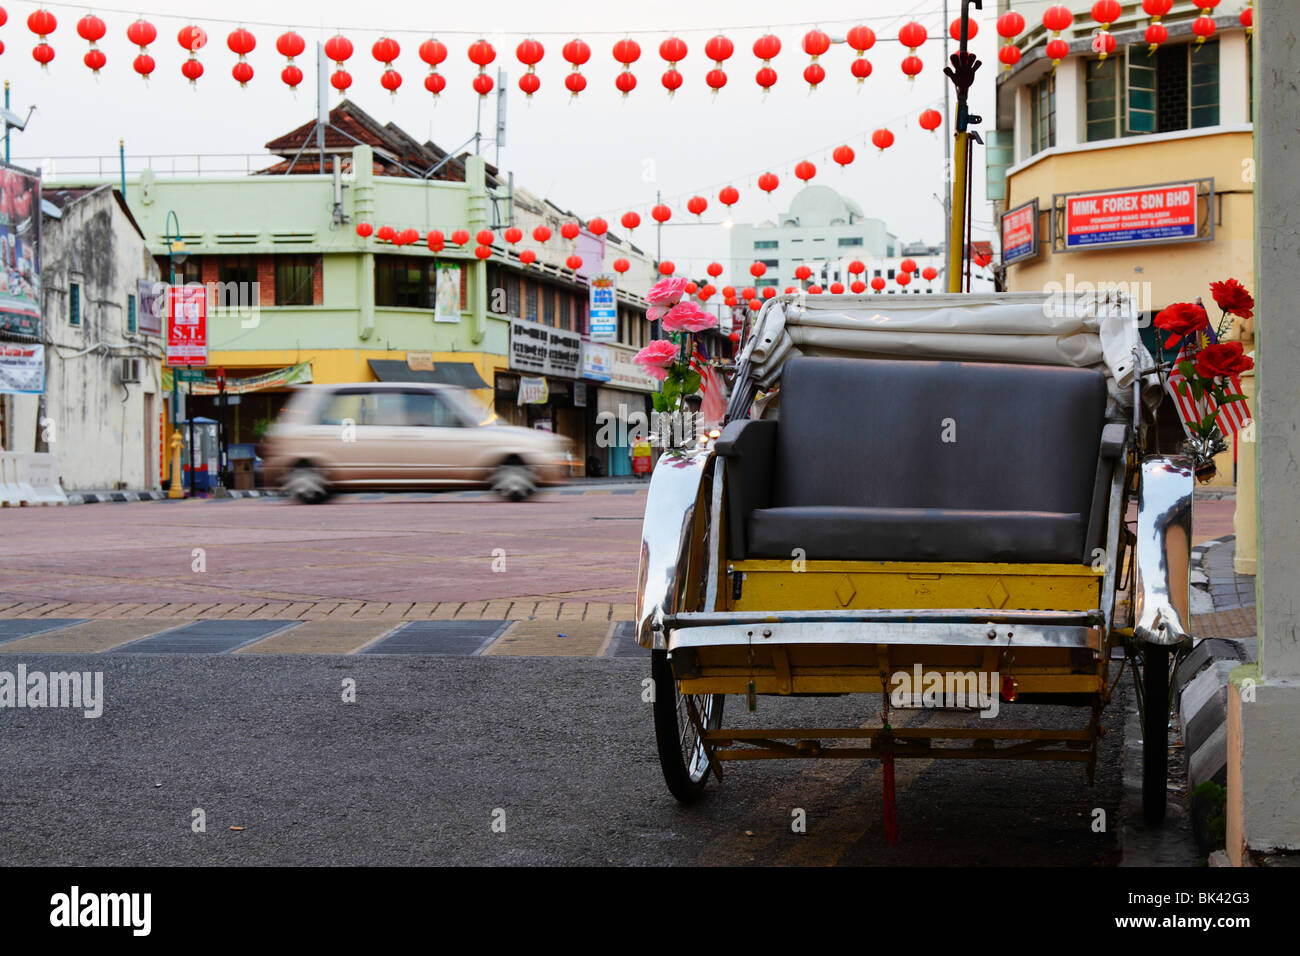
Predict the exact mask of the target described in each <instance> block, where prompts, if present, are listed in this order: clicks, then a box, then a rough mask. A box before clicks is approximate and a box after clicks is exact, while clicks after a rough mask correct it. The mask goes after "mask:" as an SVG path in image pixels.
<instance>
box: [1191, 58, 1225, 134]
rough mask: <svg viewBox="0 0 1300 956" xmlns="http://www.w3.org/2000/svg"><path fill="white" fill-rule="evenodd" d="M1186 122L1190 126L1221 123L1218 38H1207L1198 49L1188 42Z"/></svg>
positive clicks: (1193, 127) (1195, 127)
mask: <svg viewBox="0 0 1300 956" xmlns="http://www.w3.org/2000/svg"><path fill="white" fill-rule="evenodd" d="M1188 50H1189V51H1190V52H1189V53H1188V57H1187V59H1188V71H1187V73H1188V76H1187V125H1188V127H1189V128H1191V129H1198V128H1200V127H1202V126H1218V125H1219V41H1218V40H1207V41H1206V42H1205V43H1204V44H1203V45H1202V46H1201V48H1200V49H1199V50H1197V49H1196V47H1195V44H1189V45H1188Z"/></svg>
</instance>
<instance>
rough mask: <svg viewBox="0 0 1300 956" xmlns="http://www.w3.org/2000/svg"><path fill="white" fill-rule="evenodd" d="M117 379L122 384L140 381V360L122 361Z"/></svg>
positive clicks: (128, 359) (127, 359) (126, 359)
mask: <svg viewBox="0 0 1300 956" xmlns="http://www.w3.org/2000/svg"><path fill="white" fill-rule="evenodd" d="M118 377H119V379H120V380H121V381H122V383H123V384H126V383H128V382H138V381H140V360H139V359H138V358H124V359H122V369H121V372H120V373H119V376H118Z"/></svg>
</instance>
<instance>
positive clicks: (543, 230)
mask: <svg viewBox="0 0 1300 956" xmlns="http://www.w3.org/2000/svg"><path fill="white" fill-rule="evenodd" d="M533 238H534V239H536V240H537V241H538V242H545V241H546V240H547V239H550V238H551V227H550V226H537V227H536V228H535V229H533Z"/></svg>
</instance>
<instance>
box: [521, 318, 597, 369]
mask: <svg viewBox="0 0 1300 956" xmlns="http://www.w3.org/2000/svg"><path fill="white" fill-rule="evenodd" d="M581 366H582V337H581V336H580V335H578V333H577V332H569V331H566V330H565V329H556V328H552V327H551V326H549V325H540V324H538V323H536V322H526V321H524V320H523V319H511V320H510V367H511V368H512V369H515V370H516V371H520V372H532V373H534V374H539V375H556V376H560V377H563V378H577V377H578V375H579V372H580V370H581Z"/></svg>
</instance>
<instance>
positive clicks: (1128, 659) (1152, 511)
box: [636, 293, 1194, 833]
mask: <svg viewBox="0 0 1300 956" xmlns="http://www.w3.org/2000/svg"><path fill="white" fill-rule="evenodd" d="M1157 371H1158V370H1157V368H1156V367H1155V363H1154V361H1153V360H1152V358H1151V356H1150V354H1149V353H1148V352H1147V351H1146V349H1145V348H1144V347H1143V346H1142V345H1141V343H1140V340H1139V337H1138V333H1137V315H1136V312H1135V311H1134V307H1133V304H1132V303H1131V302H1130V301H1128V300H1127V299H1126V298H1124V297H1123V296H1122V295H1093V296H1084V297H1080V298H1074V299H1071V300H1069V301H1064V302H1063V301H1059V300H1058V299H1054V298H1053V297H1052V296H1050V295H1040V294H1028V293H1024V294H1022V293H1016V294H993V295H980V294H976V295H971V294H966V295H934V294H927V295H918V296H913V295H890V296H882V295H874V296H873V295H870V294H868V295H866V296H856V295H809V296H805V295H802V294H788V295H782V296H777V297H775V298H772V299H770V300H768V301H767V303H766V304H765V305H764V307H763V309H762V311H761V312H760V313H759V315H758V316H757V318H756V319H755V322H754V328H753V330H752V333H751V334H750V336H749V337H748V339H747V341H746V343H745V346H744V347H743V349H742V351H741V353H740V355H739V356H738V357H737V360H736V363H735V368H734V378H733V381H732V384H731V396H730V400H729V404H728V407H727V415H726V420H725V422H724V424H723V425H722V427H721V429H720V432H719V431H717V430H715V431H714V432H713V433H711V434H708V435H701V436H700V437H699V438H698V439H696V440H695V441H692V442H690V443H687V444H686V445H685V446H684V447H681V448H677V449H674V450H671V451H669V452H668V453H666V454H664V455H663V456H662V457H661V459H660V461H659V462H658V463H657V466H656V468H655V470H654V473H653V475H652V477H651V483H650V487H649V490H648V499H647V504H646V514H645V521H644V527H643V532H642V542H641V562H640V571H639V579H638V587H637V621H636V627H637V639H638V641H639V643H641V644H642V645H643V646H644V647H646V648H648V649H650V650H651V651H652V665H651V666H652V670H653V678H654V684H655V701H654V722H655V732H656V737H657V741H658V750H659V756H660V762H661V764H662V767H663V772H664V777H665V779H666V782H667V784H668V788H669V790H670V791H671V792H672V794H673V795H674V796H675V797H676V798H677V799H678V800H679V801H681V802H683V803H690V802H692V801H694V800H696V799H697V798H698V797H699V796H700V795H701V793H702V791H703V790H704V787H705V785H706V783H707V780H708V777H709V776H715V777H716V778H717V779H718V780H719V781H721V779H722V769H721V765H722V764H723V763H724V762H727V761H737V760H765V759H785V758H796V759H798V758H804V759H816V758H821V759H835V758H840V759H880V760H881V761H882V765H883V766H886V767H887V768H889V771H890V774H891V775H892V767H893V760H894V759H895V758H900V759H901V758H906V757H924V758H927V759H977V760H1005V759H1024V760H1052V761H1072V762H1078V763H1082V764H1084V769H1085V771H1086V774H1087V777H1088V780H1089V782H1090V783H1091V781H1092V776H1093V773H1094V770H1095V766H1096V761H1097V754H1098V742H1099V738H1100V736H1101V735H1102V734H1103V733H1104V732H1105V731H1104V728H1103V723H1102V721H1103V715H1104V709H1105V707H1106V705H1107V703H1108V702H1109V701H1110V700H1111V698H1112V694H1113V692H1114V690H1115V688H1116V687H1117V686H1118V682H1119V679H1120V678H1121V677H1122V675H1123V670H1124V669H1125V668H1126V667H1127V668H1128V669H1130V670H1131V671H1132V673H1133V678H1134V684H1135V687H1136V696H1137V701H1138V707H1139V713H1140V715H1141V725H1142V735H1143V746H1142V752H1143V808H1144V816H1145V817H1146V819H1147V820H1148V821H1149V822H1151V823H1158V822H1159V821H1160V820H1161V819H1162V818H1163V816H1164V812H1165V796H1166V782H1165V778H1166V772H1167V770H1166V760H1167V746H1168V742H1167V728H1168V719H1169V710H1170V691H1169V688H1170V682H1171V680H1170V679H1171V671H1172V668H1173V666H1174V664H1175V658H1176V657H1177V654H1178V652H1179V651H1180V650H1182V649H1184V648H1185V647H1186V646H1187V644H1188V643H1189V640H1190V638H1189V636H1188V626H1189V608H1188V576H1189V563H1190V551H1191V530H1192V525H1191V514H1192V489H1193V484H1194V477H1193V462H1192V460H1191V459H1190V458H1188V457H1183V456H1179V455H1160V454H1151V453H1149V449H1150V446H1149V443H1148V438H1149V435H1150V434H1151V432H1152V430H1151V427H1150V426H1151V424H1152V416H1153V408H1154V407H1155V404H1156V401H1157V400H1158V396H1159V394H1160V384H1159V377H1158V374H1156V373H1157ZM900 675H913V676H917V677H921V678H922V679H923V681H924V682H925V683H926V684H927V685H928V686H930V687H934V686H935V681H940V682H941V685H940V686H942V687H943V688H944V693H943V694H942V695H936V696H935V698H934V700H936V701H938V703H937V704H936V707H937V708H938V709H940V710H942V711H943V713H940V714H937V715H936V716H939V717H943V716H945V715H951V714H953V713H954V711H955V708H953V707H952V702H953V701H954V700H956V699H957V697H956V695H955V693H954V694H949V691H954V692H959V691H960V690H961V689H962V683H961V682H962V681H963V680H969V677H970V676H971V675H976V676H978V677H979V678H980V679H981V680H983V681H984V682H985V683H984V684H983V685H980V686H988V687H991V688H996V692H997V693H998V694H999V695H1000V698H1001V700H1002V701H1017V702H1020V703H1023V704H1051V705H1063V706H1064V707H1068V708H1075V709H1073V710H1065V711H1060V712H1059V713H1066V714H1074V715H1077V719H1076V720H1074V721H1073V722H1072V723H1071V724H1070V725H1069V726H1062V727H1059V728H1044V727H1025V726H1019V727H1018V726H1012V725H1011V724H1014V723H1015V722H1016V721H1015V717H1016V715H1017V714H1021V715H1022V716H1023V713H1024V711H1023V709H1022V708H1017V707H1013V708H1008V709H1007V710H1006V711H1004V712H1003V713H1002V714H1001V716H1000V719H994V720H976V721H973V722H972V721H970V720H966V721H964V722H963V721H955V722H954V721H950V720H943V721H926V722H925V723H924V725H923V726H908V727H902V726H894V725H893V724H891V723H890V721H889V706H890V699H891V691H892V690H896V689H897V688H898V687H899V686H900V685H901V684H902V683H903V681H902V678H901V677H900ZM952 675H957V677H956V678H954V677H953V676H952ZM965 686H967V687H969V686H970V685H969V683H967V684H966V685H965ZM913 693H915V688H914V689H913ZM846 694H869V695H880V697H881V701H882V704H881V707H882V713H881V719H880V720H879V721H874V720H873V722H872V724H871V725H870V726H868V725H862V726H850V727H768V726H758V727H751V726H745V727H727V726H725V725H724V723H723V716H724V708H723V703H724V699H725V698H726V697H727V696H729V695H736V696H738V697H740V698H741V705H742V706H747V708H748V709H749V710H754V709H755V708H756V707H757V706H758V701H759V700H760V699H761V698H762V697H764V696H767V695H780V696H793V697H822V696H835V695H846ZM915 701H916V697H915V696H913V698H912V702H913V703H915ZM733 706H734V705H733ZM966 710H967V712H968V713H969V707H967V708H966ZM760 712H761V711H760ZM1054 713H1057V712H1054ZM1120 719H1121V720H1122V715H1121V717H1120ZM1021 722H1022V723H1023V721H1021ZM1063 723H1064V721H1063ZM940 724H954V725H952V726H943V725H940ZM972 724H973V725H972ZM888 779H892V776H891V777H887V780H888ZM888 786H889V784H888V783H887V787H888ZM891 801H892V793H891V792H887V794H886V808H887V812H888V808H889V806H890V802H891ZM887 833H888V826H887Z"/></svg>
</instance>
